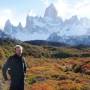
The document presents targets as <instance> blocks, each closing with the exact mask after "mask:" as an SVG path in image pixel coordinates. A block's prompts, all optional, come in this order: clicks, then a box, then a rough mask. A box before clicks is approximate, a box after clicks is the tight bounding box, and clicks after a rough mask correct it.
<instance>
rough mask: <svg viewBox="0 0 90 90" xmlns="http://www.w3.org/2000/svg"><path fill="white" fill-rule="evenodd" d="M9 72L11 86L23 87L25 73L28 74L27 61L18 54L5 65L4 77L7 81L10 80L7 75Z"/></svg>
mask: <svg viewBox="0 0 90 90" xmlns="http://www.w3.org/2000/svg"><path fill="white" fill-rule="evenodd" d="M8 69H9V70H8ZM7 71H8V73H9V75H10V76H11V86H13V85H14V86H15V85H18V86H19V84H21V85H23V84H24V73H26V64H25V59H24V58H23V57H22V56H18V55H17V54H14V55H13V56H10V57H9V58H8V60H7V61H6V63H5V64H4V65H3V69H2V73H3V77H4V79H5V80H8V78H7V74H6V73H7ZM14 86H13V87H14Z"/></svg>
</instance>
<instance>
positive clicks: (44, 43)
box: [25, 40, 70, 47]
mask: <svg viewBox="0 0 90 90" xmlns="http://www.w3.org/2000/svg"><path fill="white" fill-rule="evenodd" d="M25 43H29V44H32V45H39V46H55V47H61V46H63V47H64V46H66V47H70V45H68V44H65V43H60V42H53V41H46V40H31V41H25Z"/></svg>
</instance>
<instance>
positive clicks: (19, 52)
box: [16, 47, 22, 55]
mask: <svg viewBox="0 0 90 90" xmlns="http://www.w3.org/2000/svg"><path fill="white" fill-rule="evenodd" d="M16 54H17V55H21V54H22V49H21V48H19V47H17V48H16Z"/></svg>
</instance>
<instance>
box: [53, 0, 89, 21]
mask: <svg viewBox="0 0 90 90" xmlns="http://www.w3.org/2000/svg"><path fill="white" fill-rule="evenodd" d="M67 2H68V0H67V1H66V0H56V2H55V3H54V4H55V7H56V9H57V11H58V15H59V16H61V17H62V18H63V19H66V18H70V17H71V16H73V15H77V16H78V17H87V18H90V9H89V8H90V0H78V1H77V2H75V4H72V2H71V3H70V1H69V3H67Z"/></svg>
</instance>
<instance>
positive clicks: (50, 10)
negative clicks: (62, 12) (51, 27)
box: [44, 4, 57, 18]
mask: <svg viewBox="0 0 90 90" xmlns="http://www.w3.org/2000/svg"><path fill="white" fill-rule="evenodd" d="M44 17H50V18H56V17H57V10H56V8H55V6H54V5H53V4H51V5H50V6H49V7H47V8H46V10H45V14H44Z"/></svg>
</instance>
